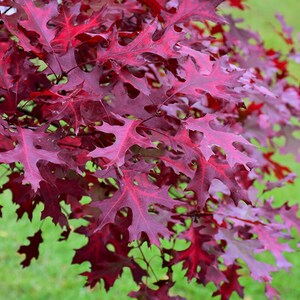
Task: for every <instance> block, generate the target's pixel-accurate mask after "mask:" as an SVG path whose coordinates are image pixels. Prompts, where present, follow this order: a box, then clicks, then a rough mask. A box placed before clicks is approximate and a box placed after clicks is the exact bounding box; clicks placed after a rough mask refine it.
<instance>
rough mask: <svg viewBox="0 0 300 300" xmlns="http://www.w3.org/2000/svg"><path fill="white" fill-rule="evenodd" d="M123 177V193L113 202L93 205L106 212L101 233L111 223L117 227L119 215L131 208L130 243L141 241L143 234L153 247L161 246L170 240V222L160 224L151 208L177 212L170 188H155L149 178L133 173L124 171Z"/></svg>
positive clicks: (101, 219) (103, 212)
mask: <svg viewBox="0 0 300 300" xmlns="http://www.w3.org/2000/svg"><path fill="white" fill-rule="evenodd" d="M122 173H123V178H122V183H121V186H120V189H119V190H118V191H117V192H116V193H115V194H114V195H113V196H112V197H111V198H109V199H105V200H102V201H97V202H95V203H94V204H93V206H95V207H97V208H99V209H100V210H101V212H102V213H101V215H100V219H99V225H98V226H97V230H101V228H103V226H105V225H106V224H108V223H114V220H115V216H116V214H117V212H118V211H119V210H120V209H122V208H125V207H128V208H130V210H131V211H132V223H131V225H130V226H129V228H128V230H129V233H130V238H129V239H130V241H133V240H137V239H139V238H140V234H141V233H142V232H145V233H146V234H147V236H148V238H149V240H150V241H151V243H153V244H157V245H159V244H160V242H159V236H164V237H166V236H168V235H169V234H170V232H169V230H168V229H167V228H166V226H165V225H166V222H167V220H163V221H164V222H160V220H159V217H157V214H156V213H154V212H151V211H150V207H151V206H154V208H157V206H165V207H168V208H173V206H174V204H175V201H173V200H172V199H171V198H170V197H169V195H168V191H167V188H160V189H159V188H157V187H155V186H154V185H153V184H151V183H150V182H149V181H148V179H147V178H146V176H145V175H140V176H135V174H134V173H133V172H132V171H129V170H122ZM158 213H159V212H158ZM164 223H165V224H164Z"/></svg>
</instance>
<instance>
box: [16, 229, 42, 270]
mask: <svg viewBox="0 0 300 300" xmlns="http://www.w3.org/2000/svg"><path fill="white" fill-rule="evenodd" d="M28 240H29V242H30V243H29V245H28V246H21V247H20V249H19V250H18V253H20V254H25V256H26V257H25V259H24V260H23V261H22V262H21V265H22V266H23V268H26V267H28V266H29V265H30V263H31V260H32V259H33V258H35V259H37V258H38V257H39V254H40V253H39V246H40V244H41V243H42V242H43V238H42V231H41V230H38V231H37V232H36V233H35V234H34V235H33V236H30V237H28Z"/></svg>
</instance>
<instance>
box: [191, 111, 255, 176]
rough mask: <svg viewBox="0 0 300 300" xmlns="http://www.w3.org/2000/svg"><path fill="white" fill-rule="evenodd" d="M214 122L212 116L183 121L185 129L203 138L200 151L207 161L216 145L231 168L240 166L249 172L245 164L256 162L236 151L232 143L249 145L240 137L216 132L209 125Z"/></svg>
mask: <svg viewBox="0 0 300 300" xmlns="http://www.w3.org/2000/svg"><path fill="white" fill-rule="evenodd" d="M215 120H216V118H215V117H214V116H212V115H209V114H207V115H206V116H205V117H203V118H200V119H193V118H189V119H187V120H186V121H185V122H186V123H185V124H186V128H187V129H190V130H197V131H200V132H202V133H203V137H202V140H201V142H200V149H201V152H202V154H203V155H204V157H205V158H206V159H207V160H208V159H209V158H210V157H211V155H214V152H213V151H212V147H213V146H215V145H216V146H219V147H221V148H222V149H223V150H224V151H225V153H226V160H227V162H228V164H229V165H230V166H231V167H233V166H234V165H235V164H242V165H244V166H245V167H246V169H248V170H249V167H248V165H247V164H249V163H252V164H254V163H255V162H256V161H255V160H254V159H253V158H250V157H249V156H248V155H246V154H245V153H243V152H240V151H239V150H238V149H236V148H235V147H234V143H241V144H244V145H251V144H250V143H249V142H248V141H247V140H246V139H245V138H243V137H242V136H241V135H237V134H234V133H230V132H224V131H218V130H217V128H215V129H213V128H212V126H211V123H212V121H215Z"/></svg>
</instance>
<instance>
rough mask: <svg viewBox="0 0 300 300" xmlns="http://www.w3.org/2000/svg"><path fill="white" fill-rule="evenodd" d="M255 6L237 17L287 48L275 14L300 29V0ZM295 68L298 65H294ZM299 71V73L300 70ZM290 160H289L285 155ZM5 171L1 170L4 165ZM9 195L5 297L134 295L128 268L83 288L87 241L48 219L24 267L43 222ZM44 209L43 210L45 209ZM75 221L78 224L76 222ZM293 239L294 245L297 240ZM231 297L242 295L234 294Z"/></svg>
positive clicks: (297, 264)
mask: <svg viewBox="0 0 300 300" xmlns="http://www.w3.org/2000/svg"><path fill="white" fill-rule="evenodd" d="M247 3H248V4H249V6H250V7H251V8H252V9H251V10H250V11H248V12H243V13H240V12H236V13H235V15H237V14H239V15H242V16H243V17H244V18H245V19H246V20H247V24H251V26H252V27H253V28H254V29H256V30H258V31H259V32H260V33H261V34H262V36H263V38H264V40H265V41H266V45H267V46H268V47H275V48H276V49H281V50H283V51H285V49H286V48H285V46H284V45H283V43H282V41H281V39H280V38H279V37H278V36H277V35H276V34H275V33H274V26H277V28H278V22H277V21H276V20H275V18H274V13H275V12H277V11H278V12H281V13H282V14H283V15H285V16H286V19H287V21H288V23H289V24H291V25H292V26H294V27H295V29H296V30H297V31H300V22H299V20H298V13H299V11H300V1H297V0H285V1H280V0H277V1H276V0H264V1H261V0H249V1H247ZM293 72H296V68H294V69H293ZM298 75H299V71H298ZM284 160H286V159H284ZM288 161H289V162H290V165H291V167H292V169H293V170H294V171H295V172H297V173H298V174H300V166H299V165H297V164H294V163H293V162H292V160H291V159H290V158H288ZM0 174H1V169H0ZM299 188H300V180H297V181H296V182H295V184H294V185H293V186H291V187H288V188H283V189H278V190H276V191H275V192H274V193H273V195H274V196H275V197H276V199H277V202H278V203H283V202H284V201H287V200H288V201H290V203H296V202H300V199H299ZM10 198H11V196H10V193H9V192H8V191H7V192H6V193H5V194H2V195H0V205H1V204H2V205H4V208H3V218H2V219H0V293H1V297H0V298H1V299H6V300H15V299H18V300H27V299H32V300H46V299H47V300H48V299H50V300H51V299H58V300H60V299H64V300H69V299H70V300H73V299H74V300H75V299H79V300H80V299H84V300H92V299H105V300H113V299H119V300H125V299H131V298H129V297H127V296H126V295H127V294H128V292H129V291H130V290H132V288H136V286H135V285H134V284H133V282H132V280H131V275H130V273H129V271H128V270H125V271H124V274H123V276H122V277H121V278H120V280H118V282H117V283H116V285H115V286H114V287H113V288H112V289H111V290H110V292H109V293H105V292H104V289H103V287H102V286H101V285H98V286H97V287H96V288H95V289H94V290H90V289H87V288H83V285H84V281H85V280H84V278H83V277H81V276H79V275H78V274H79V273H81V272H83V271H85V270H87V269H88V267H89V265H88V263H86V264H83V265H80V266H79V265H71V264H70V263H71V260H72V256H73V254H74V251H73V250H74V249H75V248H80V246H82V245H84V244H85V242H86V240H85V238H84V237H81V236H79V235H75V234H74V235H71V237H70V239H69V240H68V242H67V243H64V242H56V240H57V239H58V237H59V232H60V231H59V229H58V228H56V227H55V226H53V225H52V223H51V222H50V221H49V220H46V221H45V222H44V223H43V232H44V235H43V238H44V243H43V244H42V246H41V247H40V257H39V259H38V261H35V260H33V262H32V264H31V266H30V267H29V268H26V269H22V267H21V266H20V262H21V261H22V260H23V256H21V255H19V254H17V250H18V248H19V247H20V245H22V244H24V243H26V241H27V240H26V239H27V237H28V236H31V235H33V234H34V233H35V232H36V231H37V230H38V229H39V226H40V222H39V221H38V220H39V214H40V210H39V211H38V212H37V213H36V214H35V216H34V220H33V222H32V223H30V222H29V221H28V219H27V218H26V217H25V218H23V219H21V220H19V221H18V222H16V218H17V216H16V214H15V212H14V211H15V208H16V207H15V206H14V205H13V204H11V200H10ZM40 209H41V208H40ZM75 225H76V224H74V226H75ZM296 242H297V241H296V240H295V241H293V242H292V243H293V245H295V244H296ZM286 257H287V258H288V259H289V261H290V262H292V264H293V265H294V268H293V269H292V270H291V272H290V273H289V274H287V273H286V272H283V271H281V272H279V273H277V274H275V275H274V285H275V286H276V288H278V289H279V291H280V292H281V294H282V299H285V300H289V299H290V300H294V299H300V290H299V288H298V285H299V283H298V280H299V278H300V254H299V252H297V253H292V254H291V253H288V254H286ZM153 264H154V265H157V266H159V261H157V262H156V261H154V262H153ZM174 270H175V274H176V276H177V279H178V280H177V283H176V285H175V287H174V288H173V292H174V293H175V294H177V293H179V294H180V295H182V296H185V297H187V299H190V300H192V299H210V295H211V291H212V290H213V287H212V286H210V285H209V286H208V287H207V288H201V287H199V286H197V285H196V284H195V283H194V282H192V283H190V284H188V283H187V282H186V280H185V279H184V277H183V272H182V271H181V270H180V266H175V267H174ZM242 282H243V283H244V284H245V285H246V288H245V299H248V300H249V299H257V300H260V299H266V298H265V296H264V291H263V286H262V284H259V283H256V282H253V281H252V280H251V279H250V278H247V277H245V278H243V279H242ZM232 299H238V297H237V295H235V296H234V297H233V298H232Z"/></svg>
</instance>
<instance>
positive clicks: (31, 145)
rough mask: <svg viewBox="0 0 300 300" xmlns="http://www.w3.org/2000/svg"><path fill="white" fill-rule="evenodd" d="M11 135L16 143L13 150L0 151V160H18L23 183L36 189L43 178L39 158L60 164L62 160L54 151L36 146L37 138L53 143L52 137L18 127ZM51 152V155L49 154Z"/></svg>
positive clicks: (9, 161)
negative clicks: (22, 167)
mask: <svg viewBox="0 0 300 300" xmlns="http://www.w3.org/2000/svg"><path fill="white" fill-rule="evenodd" d="M11 135H13V136H14V137H15V138H16V139H17V141H18V144H17V145H16V147H15V148H14V149H13V150H10V151H6V152H0V161H1V162H4V163H8V164H9V163H13V162H16V161H18V162H20V163H21V164H22V165H23V166H24V172H25V173H24V179H23V183H30V184H31V186H32V188H33V189H34V190H35V191H36V190H37V189H38V188H39V183H40V181H41V180H43V178H42V176H41V174H40V171H39V169H38V166H37V163H38V162H39V161H41V160H46V161H51V162H52V163H57V164H61V163H62V161H61V160H60V159H59V158H58V157H57V153H58V152H55V151H51V150H50V149H47V150H44V149H39V148H37V147H36V145H37V142H38V139H44V140H45V141H46V140H47V139H48V143H53V141H52V140H51V139H52V137H51V136H50V135H48V134H45V133H42V132H39V133H38V132H35V131H33V130H30V129H25V128H19V129H18V132H15V133H13V134H11ZM49 153H51V155H49Z"/></svg>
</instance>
